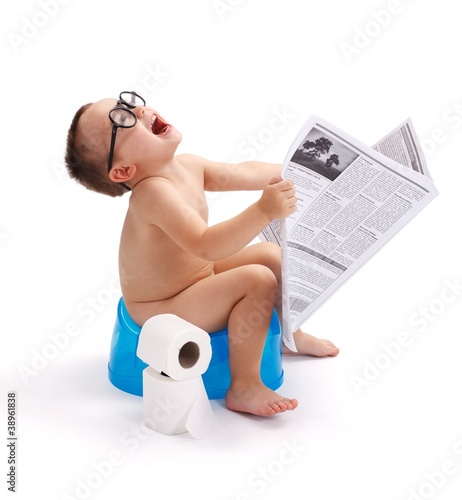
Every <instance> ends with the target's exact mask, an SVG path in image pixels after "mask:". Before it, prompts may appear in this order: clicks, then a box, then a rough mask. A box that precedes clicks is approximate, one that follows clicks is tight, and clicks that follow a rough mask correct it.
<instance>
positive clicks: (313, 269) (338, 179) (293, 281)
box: [260, 116, 438, 351]
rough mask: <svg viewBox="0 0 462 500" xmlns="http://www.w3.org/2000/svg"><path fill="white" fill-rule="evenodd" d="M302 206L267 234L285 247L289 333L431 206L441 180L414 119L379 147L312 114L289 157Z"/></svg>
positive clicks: (288, 170) (289, 341) (288, 169)
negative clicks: (432, 173) (430, 167)
mask: <svg viewBox="0 0 462 500" xmlns="http://www.w3.org/2000/svg"><path fill="white" fill-rule="evenodd" d="M282 177H283V178H284V179H291V180H292V181H293V182H294V184H295V187H296V191H297V198H298V206H297V211H296V213H294V214H293V215H291V216H290V217H287V218H286V219H284V220H283V221H281V220H274V221H273V222H272V223H271V224H270V225H269V226H267V228H266V229H265V230H264V231H263V232H262V233H261V234H260V238H261V239H262V240H264V241H272V242H274V243H277V244H278V245H279V246H280V247H281V249H282V307H283V319H282V332H283V339H284V343H285V344H286V345H287V346H288V347H289V348H290V349H292V350H293V351H296V346H295V342H294V338H293V332H294V331H296V330H297V329H298V328H299V327H300V326H301V325H302V324H303V323H304V322H305V321H306V320H307V319H308V318H309V317H310V316H311V315H312V314H313V313H314V312H315V311H316V310H317V309H318V308H319V307H320V306H321V305H322V304H323V303H324V302H325V301H326V300H327V299H328V298H329V297H330V296H331V295H332V294H333V293H334V292H335V291H337V290H338V289H339V288H340V286H342V285H343V284H344V283H345V282H346V281H347V280H348V279H349V278H350V277H351V276H352V275H353V274H354V273H355V272H356V271H357V270H358V269H359V268H360V267H361V266H363V265H364V264H365V263H366V262H367V261H368V260H369V259H370V258H371V257H372V256H373V255H374V254H375V253H376V252H377V251H378V250H379V248H381V247H382V246H383V245H384V244H385V243H386V242H387V241H389V240H390V239H391V238H392V236H394V235H395V234H396V233H397V232H398V231H399V230H400V229H401V228H402V227H403V226H404V225H405V224H406V223H407V222H409V220H410V219H412V218H413V217H414V216H415V215H416V214H417V213H418V212H419V211H420V210H422V208H423V207H424V206H425V205H427V203H429V202H430V201H431V200H432V199H433V198H434V197H435V196H436V195H437V194H438V191H437V190H436V188H435V187H434V185H433V182H432V180H431V177H430V175H429V172H428V168H427V165H426V163H425V158H424V155H423V152H422V149H421V147H420V144H419V141H418V139H417V135H416V133H415V130H414V127H413V125H412V122H411V120H410V119H408V120H406V121H405V122H404V123H403V124H401V125H400V126H399V127H397V128H396V129H395V130H393V131H392V132H390V134H388V135H387V136H386V137H384V138H383V139H382V140H381V141H379V142H378V143H377V144H376V145H374V146H373V147H372V148H371V147H368V146H366V145H365V144H363V143H362V142H360V141H358V140H357V139H355V138H353V137H351V136H350V135H348V134H346V133H345V132H343V131H341V130H339V129H338V128H337V127H335V126H334V125H332V124H330V123H328V122H326V121H324V120H322V119H320V118H318V117H316V116H311V117H310V118H309V119H308V120H307V122H306V123H305V125H304V126H303V128H302V129H301V131H300V133H299V134H298V136H297V137H296V139H295V141H294V142H293V144H292V146H291V147H290V149H289V152H288V154H287V156H286V159H285V161H284V165H283V170H282Z"/></svg>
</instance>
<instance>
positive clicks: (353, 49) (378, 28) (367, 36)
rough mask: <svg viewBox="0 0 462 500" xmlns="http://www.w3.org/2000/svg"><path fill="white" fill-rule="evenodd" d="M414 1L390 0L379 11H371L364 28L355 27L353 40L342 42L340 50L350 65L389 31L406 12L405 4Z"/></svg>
mask: <svg viewBox="0 0 462 500" xmlns="http://www.w3.org/2000/svg"><path fill="white" fill-rule="evenodd" d="M412 1H413V0H406V1H404V0H389V1H388V2H387V3H386V5H385V6H383V7H382V8H381V9H378V10H375V9H374V10H371V11H370V19H369V20H368V21H366V23H364V25H363V26H355V27H354V28H353V29H354V33H353V36H352V38H350V40H349V41H348V42H346V41H343V42H340V44H339V48H340V50H341V51H342V54H343V56H344V57H345V59H346V61H347V62H348V63H350V62H351V61H352V59H353V58H354V57H355V56H357V55H359V54H361V52H363V50H364V49H366V48H367V47H369V45H370V44H371V43H372V41H373V40H374V39H376V38H377V37H378V36H379V35H380V34H381V33H382V32H383V31H384V30H385V29H387V28H388V27H389V26H390V25H391V24H392V22H393V20H394V19H395V18H396V16H397V15H399V14H401V13H402V12H404V10H405V4H406V3H410V2H412Z"/></svg>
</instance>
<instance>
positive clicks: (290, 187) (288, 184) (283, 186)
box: [279, 180, 295, 193]
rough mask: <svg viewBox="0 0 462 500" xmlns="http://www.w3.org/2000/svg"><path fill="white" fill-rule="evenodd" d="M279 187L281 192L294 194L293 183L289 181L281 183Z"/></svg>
mask: <svg viewBox="0 0 462 500" xmlns="http://www.w3.org/2000/svg"><path fill="white" fill-rule="evenodd" d="M279 187H280V189H281V191H290V190H293V191H294V193H295V189H294V183H293V182H292V181H289V180H285V181H281V182H280V183H279Z"/></svg>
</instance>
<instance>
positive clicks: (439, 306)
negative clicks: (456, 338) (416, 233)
mask: <svg viewBox="0 0 462 500" xmlns="http://www.w3.org/2000/svg"><path fill="white" fill-rule="evenodd" d="M443 284H444V287H443V288H442V289H441V291H440V293H439V295H438V297H435V298H434V299H432V300H431V301H430V302H429V303H428V304H426V305H424V306H420V307H419V308H418V309H417V311H415V312H413V313H412V314H411V315H410V316H409V318H408V324H407V327H406V328H405V329H403V330H402V331H400V332H399V333H398V334H397V335H396V336H395V338H394V339H392V340H389V341H387V342H382V343H381V344H380V350H379V352H378V353H377V354H375V355H374V356H373V357H371V358H366V359H364V360H363V367H362V369H361V374H360V375H359V374H356V373H354V374H351V375H350V377H349V380H350V383H351V384H352V386H353V388H354V389H355V391H356V394H357V395H361V394H362V393H363V391H364V390H365V389H367V388H368V387H370V386H371V385H372V384H373V383H374V382H375V381H376V380H378V379H379V378H380V377H381V375H382V374H383V373H384V372H385V371H386V370H388V369H389V368H390V366H392V364H393V363H394V362H395V361H396V360H398V359H399V358H401V356H402V355H403V353H404V352H405V350H406V349H408V348H409V347H410V346H411V345H412V344H413V343H414V341H415V340H416V337H415V335H416V334H422V333H424V332H425V331H426V330H427V329H428V328H429V326H430V325H431V324H433V323H435V322H436V321H437V320H438V319H439V318H440V317H441V316H442V315H443V314H444V313H445V312H446V310H447V309H448V307H451V306H452V305H453V304H454V303H455V302H456V301H457V300H459V298H460V297H461V295H462V282H461V281H460V278H459V277H458V276H456V277H454V278H451V279H445V280H444V281H443Z"/></svg>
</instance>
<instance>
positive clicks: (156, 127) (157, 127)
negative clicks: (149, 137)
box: [152, 117, 168, 135]
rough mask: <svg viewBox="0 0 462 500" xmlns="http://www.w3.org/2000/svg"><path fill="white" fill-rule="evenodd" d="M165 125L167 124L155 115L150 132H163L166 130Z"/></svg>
mask: <svg viewBox="0 0 462 500" xmlns="http://www.w3.org/2000/svg"><path fill="white" fill-rule="evenodd" d="M167 127H168V125H167V124H166V123H164V122H163V121H162V120H161V119H160V118H159V117H157V118H156V121H155V122H154V124H153V126H152V133H153V134H155V135H157V134H161V133H162V132H165V131H166V130H167Z"/></svg>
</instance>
